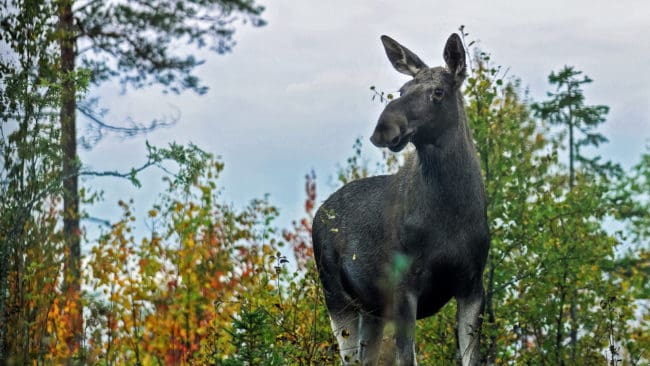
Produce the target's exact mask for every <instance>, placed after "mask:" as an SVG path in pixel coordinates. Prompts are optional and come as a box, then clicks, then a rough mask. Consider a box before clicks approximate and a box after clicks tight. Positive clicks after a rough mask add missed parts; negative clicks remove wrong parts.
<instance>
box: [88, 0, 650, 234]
mask: <svg viewBox="0 0 650 366" xmlns="http://www.w3.org/2000/svg"><path fill="white" fill-rule="evenodd" d="M262 4H264V5H266V7H267V10H266V12H265V14H264V18H265V19H266V20H267V21H268V25H267V26H265V27H262V28H251V27H249V26H239V27H238V30H237V33H236V35H235V37H236V39H237V41H238V45H237V46H236V47H235V49H234V52H233V53H231V54H228V55H225V56H217V55H211V54H208V53H203V52H202V53H201V56H202V57H203V58H205V59H206V63H205V64H204V65H202V66H201V67H200V68H199V69H198V74H199V76H200V77H201V78H202V80H203V82H204V83H205V84H206V85H208V86H209V87H210V91H209V92H208V94H207V95H204V96H197V95H194V94H192V93H184V94H182V95H180V96H177V95H161V94H160V93H159V92H158V91H153V90H137V91H131V90H129V91H128V92H127V93H126V95H120V93H119V88H118V87H116V86H110V85H106V86H104V87H102V88H101V90H95V91H94V92H93V93H92V94H93V95H97V96H100V97H101V103H102V105H104V106H106V107H108V108H110V109H111V113H110V114H109V116H108V119H109V120H111V121H120V120H122V119H123V118H125V117H127V116H131V117H133V118H136V119H141V120H147V119H151V118H154V117H159V116H161V115H173V114H176V113H178V112H180V118H181V120H180V122H179V123H178V124H177V125H175V126H173V127H171V128H167V129H161V130H158V131H156V132H154V133H151V134H149V135H148V136H146V137H145V136H143V137H138V138H132V139H128V140H120V139H116V138H105V139H104V140H102V141H101V142H100V143H99V145H97V146H96V147H95V148H94V149H93V150H91V151H83V152H82V153H81V155H82V160H83V161H84V162H86V163H87V164H88V165H90V166H91V167H92V168H94V169H97V170H105V169H116V168H119V169H128V168H129V167H132V166H137V165H139V164H141V163H142V161H143V159H144V151H145V149H144V141H145V139H148V140H149V141H150V142H151V143H152V144H155V145H165V144H167V143H168V142H170V141H177V142H179V143H186V142H194V143H196V144H197V145H199V146H200V147H202V148H203V149H205V150H207V151H210V152H212V153H214V154H216V155H220V156H222V158H223V160H224V161H225V163H226V168H225V171H224V173H223V176H222V179H221V186H222V187H223V189H224V196H223V197H224V199H225V200H226V201H227V202H234V203H235V204H236V205H237V206H241V205H243V204H244V203H245V202H247V201H248V200H250V199H252V198H255V197H261V196H262V195H263V194H265V193H270V199H271V202H272V203H274V204H276V205H277V206H279V207H280V208H281V214H282V216H281V220H280V221H279V224H281V225H286V224H288V223H289V222H290V221H291V220H293V219H295V218H298V217H300V216H301V215H302V207H303V200H304V192H303V183H304V175H305V173H307V172H308V171H310V170H311V169H314V170H315V171H316V174H317V176H318V184H319V186H318V189H319V200H322V199H325V198H326V195H327V194H329V193H331V191H332V187H331V186H330V184H329V182H330V177H331V176H332V175H333V174H334V173H335V172H336V166H337V164H343V163H344V162H345V159H346V157H348V156H349V155H350V154H351V152H352V149H351V146H352V144H353V142H354V140H355V138H356V137H359V136H361V137H363V139H364V143H365V145H366V146H365V147H366V151H367V152H368V156H374V157H377V156H379V151H378V150H377V149H376V148H374V147H373V146H371V144H370V143H369V141H368V137H369V136H370V134H371V132H372V129H373V128H374V125H375V122H376V120H377V117H378V115H379V113H380V112H381V108H382V105H381V104H380V103H378V102H372V101H371V100H370V98H371V94H370V91H369V89H368V87H369V86H370V85H376V86H377V87H378V88H379V89H381V90H387V91H393V90H396V89H397V88H399V87H400V86H401V85H402V83H404V82H405V81H406V80H407V79H408V78H407V77H406V76H405V75H402V74H399V73H397V72H396V71H394V70H393V69H392V67H391V66H390V64H389V62H388V60H387V59H386V57H385V54H384V51H383V49H382V46H381V42H380V41H379V36H380V35H381V34H387V35H390V36H391V37H393V38H395V39H397V40H398V41H399V42H401V43H402V44H404V45H405V46H407V47H408V48H410V49H411V50H413V51H414V52H416V53H417V54H418V55H419V56H420V57H421V58H422V59H423V60H425V62H427V63H428V64H429V65H430V66H434V65H440V64H442V48H443V45H444V42H445V40H446V39H447V37H448V36H449V34H450V33H452V32H455V31H457V29H458V26H459V25H461V24H464V25H466V27H467V31H469V33H470V36H469V39H478V40H480V43H479V46H480V47H481V48H482V49H483V50H485V51H488V52H490V53H491V54H492V59H493V60H494V61H495V62H496V63H497V64H500V65H502V66H504V67H509V68H510V72H509V75H512V76H516V77H519V78H521V80H522V82H523V85H524V86H526V87H528V88H529V89H530V93H531V96H532V97H533V98H536V99H540V98H543V97H544V96H545V92H546V91H547V90H548V89H549V87H548V84H547V82H546V80H547V75H548V74H549V72H550V71H551V70H557V69H559V68H560V67H562V66H563V65H565V64H568V65H574V66H576V67H577V68H578V69H580V70H583V71H584V72H585V73H586V74H587V75H589V76H590V77H591V78H592V79H594V83H593V84H592V85H590V86H588V87H586V95H587V102H588V103H590V104H606V105H609V106H610V107H611V111H610V114H609V119H608V122H607V123H606V124H605V126H604V127H603V128H601V132H602V133H604V134H605V135H606V136H607V137H608V138H609V139H610V143H609V144H607V145H606V146H604V147H603V148H602V149H601V150H600V151H601V152H602V154H603V155H604V156H605V157H606V158H611V159H613V160H615V161H618V162H621V163H623V164H624V165H627V166H629V165H630V164H631V163H633V162H636V161H638V157H639V155H640V154H641V152H642V151H644V149H645V145H646V143H647V142H648V139H650V71H648V66H649V65H650V41H649V40H648V36H649V34H650V2H648V1H629V0H618V1H611V0H607V1H604V0H596V1H593V0H592V1H568V0H552V1H549V0H546V1H506V0H498V1H463V2H461V1H458V2H453V1H446V2H434V1H350V0H329V1H307V0H300V1H298V0H293V1H291V0H274V1H263V2H262ZM82 131H83V128H80V132H82ZM143 183H144V184H145V185H144V187H143V188H142V189H139V190H138V189H135V188H132V187H130V186H129V185H128V184H127V183H124V182H119V181H115V180H111V179H105V178H101V179H92V181H87V182H86V184H87V185H91V186H96V187H102V188H103V189H104V190H105V198H106V202H105V203H102V204H99V205H96V206H93V207H92V208H90V212H91V214H93V215H94V216H98V217H101V218H105V219H110V220H114V219H116V218H117V216H116V215H117V213H118V212H119V210H117V209H116V204H115V203H116V202H117V200H118V199H127V198H129V197H133V198H134V199H135V200H136V201H137V202H138V205H137V206H136V207H137V209H138V216H143V215H144V214H145V213H146V210H147V208H148V207H150V205H151V204H152V203H153V202H154V200H155V197H156V195H157V194H158V192H159V191H160V190H162V188H163V185H162V184H161V182H160V179H159V175H157V174H148V175H147V176H146V179H144V180H143ZM86 225H87V226H93V225H94V224H91V223H86Z"/></svg>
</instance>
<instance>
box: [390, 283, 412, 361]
mask: <svg viewBox="0 0 650 366" xmlns="http://www.w3.org/2000/svg"><path fill="white" fill-rule="evenodd" d="M396 306H397V308H396V310H397V313H396V314H395V343H396V346H397V365H399V366H417V361H416V359H415V320H416V315H417V298H416V296H415V295H413V294H410V293H407V294H405V296H403V297H401V299H398V300H397V301H396Z"/></svg>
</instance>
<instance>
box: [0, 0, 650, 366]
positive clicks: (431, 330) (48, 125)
mask: <svg viewBox="0 0 650 366" xmlns="http://www.w3.org/2000/svg"><path fill="white" fill-rule="evenodd" d="M133 3H135V2H133ZM133 3H132V2H127V4H133ZM8 4H12V5H11V6H12V7H13V8H15V9H16V10H17V11H16V12H15V13H8V15H4V14H3V16H2V19H0V23H1V24H2V30H3V33H2V40H3V41H4V42H6V43H7V44H8V45H9V46H10V47H11V49H12V50H14V51H16V54H17V55H18V57H17V59H15V60H9V59H2V61H1V62H0V86H1V89H0V117H1V119H2V120H1V121H0V122H1V123H2V124H1V125H0V135H1V137H2V139H1V140H0V154H2V155H1V159H2V166H1V170H0V209H1V210H2V215H1V216H0V363H2V364H10V365H14V364H16V365H22V364H39V365H58V364H97V365H170V364H172V365H173V364H206V365H208V364H209V365H213V364H217V365H231V366H232V365H323V364H336V363H337V362H338V351H337V350H336V347H337V346H336V342H335V340H334V338H333V335H332V334H331V330H330V324H329V319H328V316H327V312H326V310H325V306H324V303H323V297H322V292H321V288H320V284H319V281H318V278H317V273H316V271H315V267H314V263H313V260H312V249H311V235H310V233H311V220H312V218H313V213H314V210H315V206H316V205H317V202H320V201H321V200H322V199H323V198H324V197H318V196H317V194H316V183H315V182H316V181H315V175H314V174H313V173H311V174H308V175H307V176H306V180H305V195H306V197H305V213H304V217H302V218H298V219H297V220H296V221H295V222H294V224H293V226H292V227H290V228H277V227H276V225H275V219H276V218H277V215H278V211H277V209H276V208H275V207H274V206H273V204H272V202H270V201H269V199H268V198H266V197H264V198H262V199H255V200H252V201H251V202H250V203H249V204H248V205H247V206H246V207H244V208H242V209H235V208H233V207H232V206H231V205H229V204H227V203H226V202H223V200H222V198H221V197H220V195H219V191H220V190H219V189H220V187H219V174H220V172H221V171H222V169H223V166H224V162H222V161H221V160H219V159H217V158H215V157H214V156H213V155H212V154H210V153H207V152H205V151H203V150H201V149H200V148H199V147H196V146H193V145H190V146H180V145H177V144H171V145H169V146H168V147H164V148H157V147H153V146H149V145H147V146H146V148H147V151H148V153H149V154H148V160H147V161H145V162H144V163H143V164H142V165H141V166H139V167H134V168H132V169H131V170H130V171H127V172H125V173H120V172H93V171H87V170H85V166H84V165H83V164H82V162H80V161H78V159H77V158H76V150H67V151H66V150H65V147H66V144H67V143H69V141H70V139H71V138H72V137H70V136H68V137H64V136H63V134H65V133H66V132H65V131H66V129H62V128H61V125H62V123H72V122H70V120H68V122H65V121H64V120H65V119H66V118H68V119H69V118H72V119H74V117H71V115H72V114H74V109H75V108H76V107H75V108H73V109H72V110H73V112H70V111H69V110H68V112H62V111H63V110H64V109H63V108H64V107H63V105H64V104H65V103H71V101H72V102H74V101H78V100H80V99H81V98H82V96H83V95H82V94H83V91H84V90H86V89H87V88H88V87H89V86H90V85H96V83H98V82H100V81H103V80H107V79H108V78H111V77H113V76H115V77H118V75H119V78H120V80H122V81H123V82H124V83H125V85H131V86H133V87H140V86H143V85H145V84H147V83H150V82H154V83H161V84H162V85H163V86H164V87H166V88H168V89H169V90H170V91H172V92H177V91H180V90H182V89H190V90H194V91H196V92H199V93H201V92H203V91H204V89H202V87H200V86H199V84H198V80H196V79H195V78H193V77H192V76H191V73H190V71H191V69H192V67H193V66H195V65H196V64H197V61H195V60H194V59H191V58H189V56H188V58H184V59H176V58H173V57H171V56H170V57H171V58H167V56H166V55H165V54H161V53H160V52H162V51H161V50H159V49H157V48H156V47H153V46H151V47H153V48H151V47H149V46H148V45H149V43H147V42H148V40H145V39H120V38H117V37H118V35H116V34H105V33H106V30H105V29H103V28H102V24H105V23H101V22H104V21H105V22H108V21H114V19H121V20H123V22H122V23H121V24H124V26H125V27H126V28H125V29H123V30H120V32H124V33H125V34H135V33H137V32H133V29H132V27H136V25H137V26H138V27H140V26H141V27H144V28H146V29H149V28H148V27H150V26H151V27H153V29H154V30H156V31H160V32H161V33H156V34H158V35H160V37H162V38H160V37H158V38H156V37H155V38H154V39H153V40H151V41H152V42H154V43H155V42H164V41H169V40H170V39H172V38H173V37H175V36H179V37H189V39H190V40H192V41H193V42H196V43H197V44H198V45H202V44H203V43H204V42H205V39H204V38H202V37H204V36H208V35H210V34H212V33H211V32H216V33H215V34H216V35H217V38H215V39H216V40H217V42H216V43H215V45H214V46H215V47H216V50H217V51H224V50H226V49H227V48H228V47H229V45H231V44H230V43H229V40H230V38H229V37H230V36H231V35H232V34H231V33H222V32H220V31H219V30H218V29H212V28H210V30H205V31H203V30H197V29H193V28H191V27H190V28H183V27H180V28H175V27H171V28H167V27H168V26H170V24H175V23H174V22H176V21H177V20H176V19H171V18H168V17H172V16H173V15H174V14H176V15H178V14H185V15H187V16H189V14H193V13H192V12H191V11H190V10H189V8H183V9H177V10H178V11H180V13H178V12H174V13H173V14H171V13H166V12H164V11H163V12H156V13H152V12H149V11H148V10H146V9H145V10H143V9H142V8H141V7H133V8H131V7H129V6H127V5H125V6H124V7H119V6H118V7H110V8H103V7H102V6H103V5H101V4H102V3H101V2H89V3H88V4H87V6H85V7H83V10H78V11H77V13H78V14H80V15H83V16H82V17H80V23H79V24H77V25H76V27H77V28H75V29H76V30H74V29H73V30H70V29H67V28H66V29H64V28H57V26H56V24H59V25H61V24H64V23H61V22H59V21H58V20H57V18H56V17H53V14H58V15H59V16H62V14H63V15H65V11H63V12H61V10H62V9H63V10H65V9H72V8H70V6H71V5H72V4H70V3H63V2H56V3H49V2H7V1H5V2H4V3H3V5H4V6H5V8H7V6H8ZM98 4H99V5H98ZM183 4H184V3H183ZM189 4H191V6H197V7H198V6H203V4H210V6H213V7H215V8H219V9H222V10H224V11H231V12H235V13H237V12H241V13H242V14H244V15H247V16H248V15H250V16H253V17H257V15H258V14H259V12H260V11H261V9H259V8H258V7H256V6H255V5H254V4H253V3H252V2H248V1H233V2H203V1H202V2H196V3H195V2H189ZM159 5H160V6H162V3H161V4H159ZM179 6H181V7H182V6H185V5H179ZM188 6H189V5H188ZM206 6H207V5H206ZM138 9H139V10H138ZM136 10H137V11H136ZM158 10H160V9H158ZM163 10H164V9H163ZM140 11H142V13H140ZM138 19H139V20H138ZM255 19H257V18H255ZM135 20H138V21H135ZM132 21H133V22H132ZM178 21H180V20H178ZM138 30H140V29H139V28H138ZM66 32H85V33H83V34H84V36H87V37H90V39H91V41H92V42H97V43H92V46H90V47H91V48H92V47H95V48H96V51H97V52H99V51H106V52H109V53H110V51H109V50H111V49H113V48H112V47H117V45H118V41H119V40H122V41H125V40H126V41H127V43H130V41H133V42H135V43H136V45H133V48H129V47H127V48H124V49H122V48H120V51H119V52H118V54H117V55H115V57H116V60H118V61H117V62H116V63H93V62H91V61H89V60H90V59H87V60H86V61H84V62H81V63H80V66H78V67H76V68H74V65H75V63H74V62H73V63H72V65H73V68H72V69H69V70H66V69H65V68H64V62H62V59H61V57H63V56H62V55H63V53H62V52H63V51H64V50H62V49H61V44H65V43H66V42H76V40H77V39H78V38H74V37H73V38H70V35H69V34H67V33H66ZM165 32H169V33H165ZM179 32H180V33H179ZM183 32H184V33H183ZM75 34H76V33H75ZM113 36H115V38H111V37H113ZM221 36H223V37H225V38H224V40H223V42H222V41H220V40H219V39H220V38H218V37H221ZM166 37H171V38H166ZM224 42H225V43H224ZM156 44H158V43H156ZM165 49H167V48H165ZM137 50H146V51H147V53H145V54H140V53H139V52H136V51H137ZM138 57H143V59H139V58H138ZM159 57H161V58H159ZM136 59H138V60H140V61H142V60H144V59H146V60H149V61H150V63H149V64H147V63H142V62H140V61H137V62H136V61H135V60H136ZM115 65H117V68H116V69H113V68H112V67H113V66H115ZM142 65H150V66H151V67H153V69H147V68H144V69H143V68H141V66H142ZM68 66H69V65H68ZM158 66H159V67H161V69H156V67H158ZM166 67H168V68H166ZM500 70H501V69H500V68H499V67H497V66H495V65H494V64H493V63H492V61H491V60H490V57H489V55H488V54H486V53H481V52H478V51H477V52H475V57H474V58H473V62H472V70H471V75H470V77H469V78H468V80H467V84H466V86H465V97H466V102H467V110H468V119H469V121H470V124H471V126H472V128H473V129H474V137H475V139H476V143H477V148H478V150H479V154H480V159H481V162H482V165H483V169H484V177H485V181H486V189H487V194H488V197H489V199H488V200H489V207H488V215H489V218H490V223H491V232H492V248H491V252H490V256H489V260H488V264H487V267H486V276H485V278H486V283H485V288H486V300H487V301H486V306H485V311H484V314H483V338H484V339H483V343H482V346H483V347H484V349H483V350H482V352H483V355H484V357H485V360H486V361H488V362H489V363H491V364H496V365H506V364H507V365H642V364H646V363H647V361H648V359H650V354H648V351H647V350H648V349H650V311H648V308H647V304H648V302H647V301H648V299H649V298H650V244H649V242H648V239H649V238H650V197H648V192H650V151H649V152H647V153H645V154H643V155H642V156H641V157H640V159H639V162H638V163H637V164H636V165H634V166H633V168H631V169H630V170H629V171H625V170H623V169H622V168H620V167H618V166H617V165H616V164H614V163H612V162H601V159H600V158H599V157H598V155H593V156H591V155H588V154H586V153H585V152H584V150H580V148H581V147H583V146H589V147H591V148H592V149H591V150H595V149H596V148H597V147H598V145H599V144H601V143H603V142H605V141H606V139H605V137H604V136H602V135H601V134H599V133H598V132H597V131H596V128H597V126H598V125H600V124H602V123H605V121H606V114H607V107H606V106H589V105H587V104H586V100H587V97H586V96H585V95H584V91H583V90H582V89H581V88H580V86H581V85H582V84H584V83H588V82H591V80H590V79H588V78H587V77H586V76H584V77H582V78H581V77H580V75H581V73H580V71H578V70H577V69H576V68H574V67H566V68H564V69H562V70H560V71H558V72H553V73H551V76H550V78H549V82H550V88H555V89H554V90H553V91H552V92H550V93H549V98H550V99H549V100H548V101H542V102H538V103H534V102H532V101H530V100H529V99H528V97H527V96H526V95H525V94H524V93H523V92H522V91H521V88H520V86H519V85H520V82H519V81H518V80H516V79H513V78H508V79H506V78H504V75H503V73H502V72H501V71H500ZM373 92H374V93H377V92H376V91H375V90H374V88H373ZM70 93H72V96H71V95H70ZM379 95H381V94H379ZM73 106H74V105H73ZM68 107H69V106H68ZM86 112H88V111H86ZM66 113H68V114H66ZM70 113H72V114H70ZM82 113H83V114H86V113H84V112H83V111H82ZM88 113H90V112H88ZM91 115H92V116H95V117H97V115H95V114H91ZM66 116H67V117H66ZM73 130H74V123H73ZM567 135H568V136H567ZM567 139H568V143H567V141H566V140H567ZM360 141H361V140H357V142H356V143H355V144H354V151H353V154H352V156H351V157H350V158H349V159H348V160H347V162H346V163H344V165H343V166H341V167H340V169H339V172H338V173H337V175H336V177H337V178H338V181H339V182H340V183H341V184H342V183H344V182H349V181H350V180H354V179H359V178H362V177H364V176H367V175H368V174H369V172H371V171H372V170H373V169H369V168H368V166H367V165H366V164H365V163H364V162H365V161H367V160H366V159H364V158H363V157H362V156H361V151H362V149H361V145H360V144H361V142H360ZM565 146H566V149H568V150H569V154H568V155H569V158H568V160H566V159H565V156H566V154H565V153H564V151H563V149H565ZM591 150H589V151H591ZM70 151H72V155H70V154H69V153H70ZM595 151H597V150H595ZM66 161H67V163H66ZM165 161H167V162H174V164H175V166H176V167H177V170H173V171H170V170H169V169H168V168H165V169H164V172H165V174H164V178H163V179H164V180H165V182H166V186H167V187H166V189H165V191H164V192H160V193H159V195H158V201H157V203H156V204H155V205H154V206H152V207H151V208H150V210H149V211H148V217H147V218H146V219H144V220H142V219H138V218H136V216H135V215H134V214H133V212H132V204H133V203H132V202H125V201H120V202H119V206H120V208H121V209H122V216H121V217H120V218H118V219H116V220H115V221H114V222H112V223H111V225H110V227H108V228H107V229H106V230H105V231H104V232H103V233H102V235H101V236H100V237H99V238H85V239H84V241H85V243H86V244H87V245H88V246H89V248H91V249H90V251H89V254H88V255H86V256H85V257H82V256H81V253H80V252H79V251H78V248H77V247H76V245H77V244H75V243H79V241H80V240H82V237H81V233H80V232H79V230H78V229H77V230H76V231H75V230H72V231H71V230H70V228H72V229H74V228H75V223H74V222H73V221H74V220H73V221H72V222H71V221H69V220H70V219H71V218H74V219H75V220H77V224H76V225H77V226H76V227H77V228H78V219H79V217H80V214H79V211H78V208H79V206H78V205H79V204H87V205H90V204H92V203H93V202H94V201H96V200H97V199H99V198H100V197H99V196H97V195H93V194H90V193H88V192H89V191H90V190H91V189H92V186H89V187H83V188H81V187H80V188H75V189H73V190H72V191H71V188H74V187H76V186H74V185H72V184H71V185H66V183H65V182H66V180H67V179H69V178H70V177H75V179H76V177H78V176H80V175H84V174H86V175H94V176H103V175H112V176H120V177H123V178H127V179H129V180H131V181H132V182H133V183H134V184H136V185H137V184H139V181H138V173H139V172H140V171H142V170H143V169H145V168H147V167H150V166H153V167H155V166H158V167H165V166H163V165H162V164H163V162H165ZM398 164H399V159H398V158H396V157H395V156H394V155H386V156H385V159H384V161H381V162H379V163H378V166H379V170H381V171H394V170H395V169H396V167H397V165H398ZM567 164H568V167H567ZM90 183H92V182H90ZM75 184H76V183H75ZM74 196H76V197H77V198H76V199H78V200H79V203H76V204H75V203H73V204H72V206H71V207H72V211H69V210H68V209H67V208H66V207H68V208H69V207H70V206H66V205H65V204H64V201H66V200H67V199H70V197H73V198H72V199H73V201H74V199H75V198H74ZM115 199H116V200H117V198H115ZM143 221H144V222H143ZM613 221H617V222H619V223H621V224H622V225H621V227H623V228H624V229H622V230H620V231H617V232H610V231H609V230H608V223H611V222H613ZM66 222H67V223H68V224H67V225H66V224H65V223H66ZM70 225H72V226H70ZM143 227H146V228H148V233H147V234H146V235H143V236H141V237H136V236H135V234H134V233H135V232H136V230H135V228H143ZM138 232H142V230H139V231H138ZM72 237H76V239H75V238H72ZM81 263H83V264H84V266H83V271H82V270H81V269H82V267H81ZM75 268H76V270H75ZM82 285H83V286H82ZM454 307H455V304H454V303H453V302H452V303H450V304H449V305H448V306H446V307H445V308H444V309H443V310H442V311H441V312H440V313H439V314H437V315H436V316H435V317H432V318H429V319H426V320H423V321H421V322H419V324H418V330H417V332H418V337H417V339H418V342H419V343H418V346H417V348H418V350H417V353H418V357H419V362H420V363H421V364H423V365H429V364H435V365H454V364H455V363H456V345H455V340H454V333H455V331H454V328H453V326H454V323H455V311H454ZM644 352H645V353H644Z"/></svg>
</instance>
